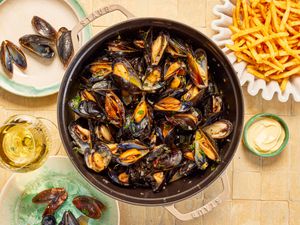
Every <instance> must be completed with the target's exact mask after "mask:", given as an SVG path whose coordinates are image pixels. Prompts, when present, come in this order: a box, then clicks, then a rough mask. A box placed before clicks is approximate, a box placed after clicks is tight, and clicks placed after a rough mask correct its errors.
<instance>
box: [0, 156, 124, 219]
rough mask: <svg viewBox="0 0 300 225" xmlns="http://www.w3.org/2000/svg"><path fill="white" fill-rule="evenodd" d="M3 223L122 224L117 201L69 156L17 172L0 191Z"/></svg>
mask: <svg viewBox="0 0 300 225" xmlns="http://www.w3.org/2000/svg"><path fill="white" fill-rule="evenodd" d="M0 216H1V218H2V219H1V225H20V224H23V225H57V224H60V225H104V224H105V225H119V224H120V216H119V205H118V203H117V201H116V200H113V199H111V198H109V197H108V196H106V195H104V194H102V193H101V192H98V191H97V190H96V189H95V188H94V187H92V186H91V185H89V184H88V183H86V182H85V180H84V179H83V178H82V177H81V176H80V175H79V174H78V173H77V172H76V171H75V169H74V167H73V166H72V163H71V161H70V160H69V159H68V158H67V157H65V156H53V157H50V158H49V159H48V160H47V162H46V163H45V164H44V165H43V166H42V167H41V168H39V169H37V170H35V171H33V172H30V173H26V174H20V173H15V174H13V175H12V176H11V178H10V179H9V180H8V181H7V183H6V184H5V186H4V188H3V189H2V191H1V193H0Z"/></svg>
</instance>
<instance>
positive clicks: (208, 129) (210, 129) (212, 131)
mask: <svg viewBox="0 0 300 225" xmlns="http://www.w3.org/2000/svg"><path fill="white" fill-rule="evenodd" d="M232 130H233V125H232V123H231V122H230V121H229V120H224V119H221V120H218V121H216V122H214V123H212V124H210V125H207V126H205V127H203V131H205V133H207V134H208V135H209V136H210V137H211V138H213V139H223V138H226V137H228V136H229V135H230V134H231V132H232Z"/></svg>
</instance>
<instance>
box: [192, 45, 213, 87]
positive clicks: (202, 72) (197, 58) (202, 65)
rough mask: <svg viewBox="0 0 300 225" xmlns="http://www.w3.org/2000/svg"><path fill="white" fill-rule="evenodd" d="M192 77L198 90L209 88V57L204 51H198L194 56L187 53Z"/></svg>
mask: <svg viewBox="0 0 300 225" xmlns="http://www.w3.org/2000/svg"><path fill="white" fill-rule="evenodd" d="M187 61H188V66H189V70H190V71H189V72H190V77H191V80H192V81H193V83H194V84H195V85H196V86H197V87H198V88H203V87H207V86H208V67H207V56H206V53H205V51H204V50H203V49H197V50H196V51H195V53H194V54H192V53H190V52H188V53H187Z"/></svg>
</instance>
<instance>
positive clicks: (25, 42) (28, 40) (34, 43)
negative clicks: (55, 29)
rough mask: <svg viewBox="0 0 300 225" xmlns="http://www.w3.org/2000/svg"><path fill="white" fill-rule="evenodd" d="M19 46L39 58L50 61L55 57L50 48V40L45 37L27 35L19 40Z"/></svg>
mask: <svg viewBox="0 0 300 225" xmlns="http://www.w3.org/2000/svg"><path fill="white" fill-rule="evenodd" d="M19 43H20V45H21V46H22V47H23V48H25V49H27V50H29V51H30V52H32V53H34V54H36V55H37V56H39V57H42V58H45V59H52V58H53V57H54V55H55V53H54V49H53V48H52V47H51V46H52V45H54V43H53V41H52V40H51V39H48V38H46V37H43V36H40V35H35V34H28V35H24V36H22V37H21V38H20V39H19Z"/></svg>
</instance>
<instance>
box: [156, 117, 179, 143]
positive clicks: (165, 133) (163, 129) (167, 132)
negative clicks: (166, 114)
mask: <svg viewBox="0 0 300 225" xmlns="http://www.w3.org/2000/svg"><path fill="white" fill-rule="evenodd" d="M156 133H157V137H158V139H159V140H160V141H161V142H162V143H165V144H168V145H172V144H173V142H174V139H175V126H174V125H173V124H171V123H170V122H167V121H164V122H162V123H161V124H160V125H159V126H157V127H156Z"/></svg>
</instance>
